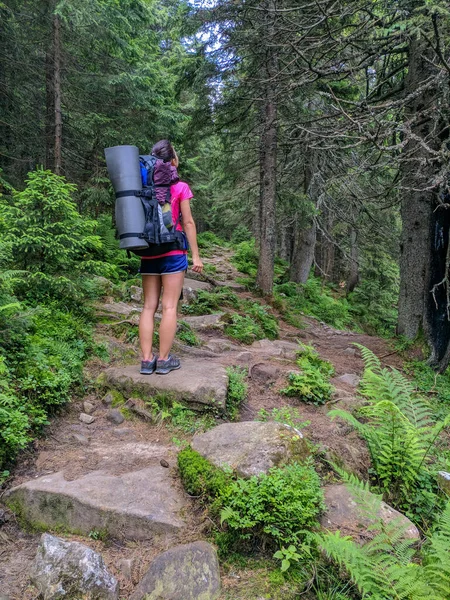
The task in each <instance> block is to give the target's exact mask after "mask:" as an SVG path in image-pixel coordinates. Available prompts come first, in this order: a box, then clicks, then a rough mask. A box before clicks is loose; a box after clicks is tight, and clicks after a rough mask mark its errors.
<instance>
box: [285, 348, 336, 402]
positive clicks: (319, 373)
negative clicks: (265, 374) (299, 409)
mask: <svg viewBox="0 0 450 600" xmlns="http://www.w3.org/2000/svg"><path fill="white" fill-rule="evenodd" d="M297 365H298V366H299V367H300V371H301V372H300V373H293V372H292V373H289V375H288V386H287V387H285V388H283V389H282V390H281V393H282V394H284V395H285V396H294V397H296V398H300V399H301V400H303V401H304V402H312V403H313V404H317V405H319V404H325V402H327V401H328V400H329V399H330V397H331V394H332V392H333V386H332V385H331V384H330V383H329V378H330V377H331V376H332V375H333V374H334V368H333V365H332V364H331V363H329V362H328V361H325V360H322V359H321V358H320V356H319V354H318V353H317V351H316V350H315V349H314V348H313V347H312V346H303V345H301V346H300V350H299V352H298V358H297Z"/></svg>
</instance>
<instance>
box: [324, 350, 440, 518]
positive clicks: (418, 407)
mask: <svg viewBox="0 0 450 600" xmlns="http://www.w3.org/2000/svg"><path fill="white" fill-rule="evenodd" d="M356 345H357V346H358V348H359V349H360V350H361V354H362V357H363V360H364V364H365V371H364V375H363V378H362V381H361V386H360V392H361V394H362V395H363V396H364V397H365V398H366V399H367V405H366V406H365V407H363V408H362V409H360V411H359V415H360V416H361V417H362V418H363V419H364V421H360V420H359V419H357V418H356V417H355V416H354V415H352V414H350V413H349V412H347V411H345V410H333V411H330V413H329V414H330V416H331V417H339V418H341V419H343V420H344V421H346V422H347V423H349V424H350V425H352V426H353V427H354V428H355V429H356V431H357V432H358V433H359V434H360V435H361V436H362V437H363V438H364V439H365V440H366V442H367V444H368V447H369V452H370V455H371V459H372V464H373V467H374V470H375V483H376V484H377V486H378V488H379V489H380V491H381V492H382V493H383V495H384V497H385V499H386V500H388V501H389V502H391V503H393V504H394V505H395V506H397V507H399V508H401V509H403V510H408V511H410V512H411V510H413V511H414V510H416V509H417V510H418V511H419V512H420V510H421V507H420V504H421V503H428V504H430V501H431V503H432V499H430V493H429V490H430V482H431V481H432V480H433V477H432V467H431V457H432V455H433V450H434V447H435V445H436V442H437V440H438V438H439V435H440V433H441V432H442V430H443V429H445V428H447V427H448V426H449V424H450V416H447V417H446V418H445V419H443V420H441V421H438V422H435V421H434V418H433V413H432V409H431V406H430V405H429V404H428V402H427V401H426V399H425V398H423V397H421V396H420V395H418V394H417V393H416V391H415V389H414V388H413V386H412V385H411V383H410V382H409V381H408V380H407V379H406V378H405V377H404V376H403V375H402V374H401V373H400V372H399V371H397V370H396V369H387V368H383V367H382V366H381V363H380V361H379V359H378V358H377V357H376V356H375V355H374V354H373V352H371V351H370V350H369V349H368V348H365V347H363V346H360V345H358V344H356ZM418 493H419V496H421V497H422V499H421V500H419V506H416V504H417V502H418V501H417V498H418ZM432 495H433V494H431V496H432Z"/></svg>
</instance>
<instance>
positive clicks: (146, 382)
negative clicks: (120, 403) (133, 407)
mask: <svg viewBox="0 0 450 600" xmlns="http://www.w3.org/2000/svg"><path fill="white" fill-rule="evenodd" d="M102 383H103V384H104V385H106V386H108V387H111V388H114V389H116V390H119V391H120V392H122V393H123V394H124V395H125V396H127V397H129V396H130V395H132V396H136V393H137V394H138V395H141V396H143V397H144V398H145V397H150V396H154V395H155V394H157V393H159V392H165V393H168V394H170V396H171V397H173V399H174V400H179V401H182V402H187V403H189V404H190V405H191V407H192V408H194V409H201V408H204V406H205V405H207V406H215V407H218V408H219V409H220V408H222V409H223V408H224V407H225V400H226V397H227V387H228V376H227V373H226V370H225V367H223V366H222V365H221V364H219V363H217V362H214V361H213V360H207V359H205V360H196V359H195V358H193V357H190V356H187V357H185V358H183V359H182V361H181V369H178V370H176V371H171V372H170V373H169V374H168V375H164V376H162V375H151V376H148V375H141V374H140V373H139V366H138V365H131V366H125V367H111V368H110V369H107V370H106V371H105V372H104V374H103V375H102Z"/></svg>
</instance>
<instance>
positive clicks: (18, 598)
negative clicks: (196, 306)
mask: <svg viewBox="0 0 450 600" xmlns="http://www.w3.org/2000/svg"><path fill="white" fill-rule="evenodd" d="M229 258H230V255H229V251H228V250H223V249H222V250H219V249H218V254H217V255H216V256H214V257H211V258H207V259H205V263H208V264H212V265H214V267H215V274H214V277H215V278H217V280H219V281H220V280H221V281H222V283H225V284H227V283H233V282H234V280H235V278H236V277H237V276H238V275H239V273H238V272H237V271H236V269H235V268H234V267H233V266H232V265H231V264H230V262H229ZM235 289H236V290H239V288H235ZM237 294H238V295H239V296H240V297H245V298H252V299H253V300H255V301H258V300H259V299H258V298H255V297H252V296H251V294H249V293H248V292H246V291H237ZM139 306H140V304H139V303H138V302H127V303H124V302H116V301H115V300H114V299H113V298H105V299H104V302H103V304H102V305H101V306H99V307H98V309H99V313H100V314H103V315H105V314H109V315H110V317H112V318H110V319H109V321H111V320H112V321H115V322H116V323H117V322H118V321H120V320H123V321H125V322H126V323H124V325H123V327H117V326H112V325H111V324H110V323H108V322H107V323H105V322H102V319H100V321H99V323H98V326H97V332H96V337H97V340H98V341H99V342H102V343H104V344H105V345H106V346H107V347H108V350H109V355H110V358H109V360H108V361H101V360H100V359H98V358H95V359H92V360H91V361H90V362H89V363H88V364H87V366H86V377H87V379H88V381H91V382H95V380H96V379H97V377H98V375H99V374H100V373H102V372H103V371H105V370H106V369H114V368H119V369H120V368H121V367H122V366H123V365H130V364H133V365H134V366H135V367H136V371H137V370H138V361H139V350H138V340H137V339H134V340H132V341H127V339H128V340H130V336H129V335H128V334H127V327H130V328H131V327H134V323H135V322H136V315H137V314H138V312H139ZM114 307H115V308H114ZM115 310H116V311H117V312H114V311H115ZM271 312H272V313H273V314H275V315H276V316H277V319H278V322H279V340H280V341H276V342H269V341H263V342H256V343H254V344H252V345H250V346H248V345H244V344H239V342H236V341H232V343H229V342H230V340H229V339H228V338H227V337H226V336H225V335H224V333H223V331H222V330H221V329H220V328H215V329H208V328H202V327H201V328H198V329H197V330H196V334H197V336H198V338H200V340H201V342H202V346H200V347H199V348H193V349H189V348H188V347H187V346H182V348H181V349H180V348H179V350H180V351H179V352H178V354H179V355H180V356H181V358H182V360H183V358H184V359H185V360H186V359H188V358H194V359H195V360H197V361H200V362H201V363H202V364H204V368H205V371H208V369H210V368H212V366H214V365H220V366H222V367H223V366H225V367H226V366H230V365H240V366H246V367H248V372H249V376H248V384H249V387H248V397H247V400H246V402H245V403H244V404H243V405H242V407H241V410H240V413H239V418H238V419H239V420H241V421H250V420H261V410H262V409H264V411H266V414H267V413H271V411H272V410H273V409H281V408H284V407H288V408H293V407H294V408H295V409H296V410H297V411H298V413H296V415H297V417H296V418H297V421H298V422H299V423H304V422H308V425H306V426H304V427H302V431H303V434H304V436H305V437H306V438H307V439H308V440H310V441H311V442H312V443H313V444H314V445H315V446H316V447H318V448H319V449H320V451H321V452H322V453H324V454H325V455H326V456H331V457H334V458H336V457H337V458H338V459H339V460H340V461H341V462H342V464H343V465H345V466H346V467H347V468H349V469H350V470H352V471H353V472H355V473H358V474H359V475H362V476H364V475H366V474H367V469H368V467H369V457H368V453H367V448H366V445H365V443H364V442H363V441H362V440H361V439H360V438H359V437H358V436H357V435H356V433H355V432H354V431H353V430H352V429H351V428H350V427H348V426H347V425H344V423H343V422H339V421H338V420H331V419H330V418H329V417H328V415H327V413H328V411H329V410H330V409H331V408H336V407H338V406H339V407H345V408H347V409H351V408H352V407H354V406H355V405H356V404H357V403H358V398H357V396H356V387H357V383H358V377H360V376H361V373H362V370H363V362H362V359H361V358H360V356H359V352H358V351H357V350H356V349H355V347H354V346H353V344H354V343H357V344H362V345H364V346H366V347H368V348H369V349H371V350H372V351H373V352H374V353H375V354H376V355H377V356H378V357H380V358H381V360H382V362H383V363H384V364H386V365H389V366H394V367H401V365H402V360H401V358H400V357H399V356H398V355H397V354H395V353H394V352H393V351H392V348H391V347H390V345H389V343H388V341H386V340H383V339H380V338H377V337H373V336H369V335H364V334H356V333H352V332H349V331H339V330H336V329H333V328H332V327H329V326H327V325H325V324H324V323H320V322H318V321H317V320H315V319H313V318H309V317H306V316H305V317H304V318H303V323H304V325H303V328H302V329H298V328H295V327H293V326H291V325H288V324H287V323H285V322H284V321H283V319H282V317H281V315H279V314H278V313H277V311H276V310H274V309H271ZM130 315H131V316H130ZM133 315H134V320H133ZM183 318H184V319H186V321H189V317H183ZM103 321H105V319H103ZM193 322H195V319H194V320H193ZM298 341H300V342H301V343H303V344H311V345H313V346H314V348H316V349H317V351H318V352H319V354H320V356H321V357H322V358H323V359H326V360H327V361H330V362H331V363H332V364H333V366H334V369H335V375H334V377H333V378H332V380H331V383H332V385H333V386H334V389H335V391H334V393H333V396H332V399H331V401H330V402H328V403H327V404H325V405H323V406H315V405H312V404H305V403H302V402H299V401H298V400H295V398H288V397H286V396H284V395H281V394H280V389H281V388H282V387H284V386H285V385H286V375H287V373H288V372H289V371H292V370H293V369H295V368H296V366H295V346H294V344H297V342H298ZM211 348H212V350H211ZM214 350H215V351H214ZM202 353H203V354H202ZM211 365H212V366H211ZM268 365H270V366H271V367H272V368H271V369H269V370H268V369H267V368H266V367H267V366H268ZM261 366H262V368H261ZM344 375H346V376H347V377H344V380H342V379H341V377H342V376H344ZM171 376H172V374H169V375H168V376H167V381H170V378H171ZM351 376H353V377H351ZM152 377H157V376H152ZM104 395H105V390H104V389H102V388H96V387H95V385H92V386H91V388H90V392H89V394H88V395H87V396H86V397H83V398H74V399H73V401H72V402H71V404H70V405H69V406H67V408H66V409H65V410H64V412H62V413H61V414H60V415H59V416H57V417H56V418H55V419H53V421H52V423H51V425H50V426H49V427H48V428H47V430H46V432H45V437H42V438H41V439H39V440H38V441H36V442H35V443H34V444H33V447H31V448H29V449H28V450H26V451H24V452H23V453H22V454H21V456H20V458H19V459H18V461H17V463H16V466H15V469H14V472H13V473H12V477H11V479H10V481H9V482H8V487H13V486H17V485H19V484H21V483H23V482H26V481H30V480H33V479H36V478H39V477H42V476H43V475H51V474H54V473H57V472H62V473H63V474H64V478H65V479H66V480H68V481H72V480H76V479H77V478H80V477H82V476H84V475H86V474H89V473H92V472H96V471H98V470H107V471H108V472H110V473H112V474H115V475H121V474H123V473H126V472H129V471H132V470H138V469H142V468H145V467H147V466H149V465H153V466H154V465H156V466H157V465H159V463H160V461H161V459H164V460H166V461H167V462H168V464H169V470H168V471H169V474H170V475H169V476H170V479H171V482H172V485H173V486H174V487H175V488H176V489H177V493H179V494H180V495H183V496H184V502H185V509H184V521H185V526H184V527H183V528H181V530H180V531H175V532H171V533H168V532H164V533H161V534H158V535H154V536H152V538H151V539H147V540H139V541H134V540H133V541H130V540H128V541H127V540H117V539H111V538H107V539H102V536H101V534H100V533H99V532H96V531H93V532H91V534H90V536H88V537H85V536H76V535H70V534H64V537H66V538H67V539H70V540H78V541H82V542H83V543H84V544H86V545H88V546H90V547H92V548H93V549H95V550H96V551H98V552H100V553H101V555H102V556H103V559H104V561H105V563H106V565H107V567H108V569H109V570H110V571H111V572H112V573H113V574H114V576H115V577H116V578H117V579H118V580H119V582H120V590H121V595H120V597H121V599H122V598H123V599H126V598H129V597H130V595H131V593H132V591H133V590H134V589H135V586H136V584H137V583H138V581H139V580H140V579H141V578H142V576H143V575H144V573H145V572H146V569H147V568H148V565H149V563H150V562H151V560H152V559H153V558H154V556H155V555H156V554H158V553H160V552H162V551H165V550H167V549H168V548H170V547H172V546H174V545H176V544H179V543H185V542H189V541H195V540H199V539H208V536H209V533H210V531H211V522H210V520H209V518H208V516H207V514H206V513H205V511H203V510H202V509H201V508H199V506H198V505H196V504H195V501H193V500H192V499H191V498H188V497H187V495H186V494H185V492H184V491H183V490H182V486H181V482H180V481H179V478H178V475H177V467H176V455H177V452H178V450H179V448H180V446H183V445H185V444H187V443H189V442H190V440H191V438H192V435H193V433H194V431H192V432H186V430H185V429H183V428H180V427H177V426H174V425H173V424H171V423H170V421H166V420H164V419H162V420H160V421H159V422H156V423H155V422H153V423H152V422H149V421H146V420H143V419H141V418H140V417H139V416H136V415H135V414H134V413H131V412H130V411H124V414H125V416H126V420H125V421H124V422H123V423H121V424H120V425H118V424H115V423H112V422H111V421H110V420H108V418H107V417H108V412H109V411H110V407H108V406H105V405H104V403H102V398H103V397H104ZM85 402H89V403H91V404H92V405H93V412H92V414H93V416H94V417H95V421H94V422H93V423H91V424H85V423H82V422H80V419H79V417H80V413H82V412H85V409H84V407H85V406H86V405H85V404H84V403H85ZM221 422H223V421H222V420H221V418H220V417H216V423H217V424H219V423H221ZM200 427H201V422H200ZM323 468H324V467H323V465H322V469H323ZM321 475H322V478H323V479H324V480H325V481H326V480H327V473H326V472H322V473H321ZM2 510H3V509H2ZM0 516H1V519H0V523H1V521H2V520H3V521H4V524H3V525H0V599H3V598H8V600H32V599H36V598H38V594H37V592H36V590H35V588H34V587H32V586H31V585H30V583H29V580H28V573H29V570H30V567H31V564H32V562H33V560H34V557H35V554H36V549H37V547H38V544H39V539H40V533H39V532H36V533H32V532H27V531H24V529H22V528H21V527H20V526H19V523H18V520H17V518H16V517H15V516H14V515H13V514H12V513H11V512H9V511H8V510H7V509H4V510H3V512H0ZM124 560H125V562H126V561H127V560H129V561H131V562H128V563H126V565H125V563H124ZM124 565H125V566H124ZM130 565H131V567H130ZM263 573H264V569H263V568H260V567H258V566H257V565H256V566H255V567H254V568H250V567H249V566H248V565H247V566H244V567H242V566H240V567H238V566H230V565H225V566H222V585H223V591H222V595H221V596H220V598H221V599H222V600H225V599H227V600H228V599H230V600H231V599H233V600H240V599H247V598H248V599H250V598H252V599H253V600H255V599H257V598H268V597H272V596H270V595H269V596H266V595H264V594H265V591H266V590H267V585H268V583H267V581H265V580H264V577H263Z"/></svg>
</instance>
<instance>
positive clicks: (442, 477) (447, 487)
mask: <svg viewBox="0 0 450 600" xmlns="http://www.w3.org/2000/svg"><path fill="white" fill-rule="evenodd" d="M437 480H438V484H439V487H440V488H441V490H443V491H444V492H445V493H446V494H447V496H450V473H447V471H439V472H438V476H437Z"/></svg>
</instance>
